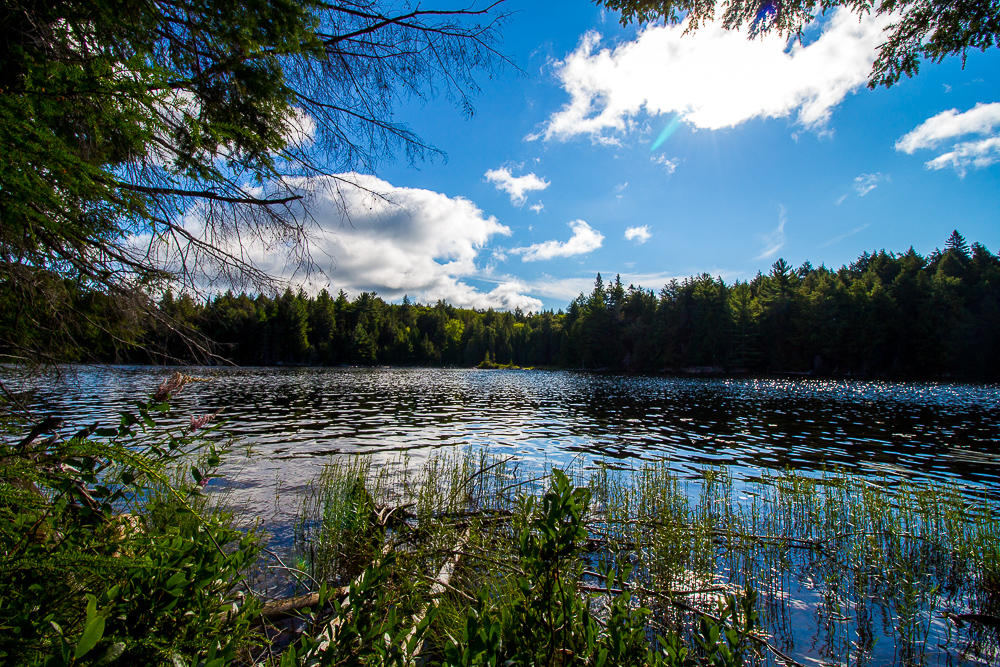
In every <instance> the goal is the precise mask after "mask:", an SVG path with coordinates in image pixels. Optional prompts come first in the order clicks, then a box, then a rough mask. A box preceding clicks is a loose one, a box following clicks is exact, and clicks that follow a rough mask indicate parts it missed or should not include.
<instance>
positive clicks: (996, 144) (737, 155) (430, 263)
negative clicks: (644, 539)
mask: <svg viewBox="0 0 1000 667" xmlns="http://www.w3.org/2000/svg"><path fill="white" fill-rule="evenodd" d="M505 4H506V6H507V9H508V10H509V11H511V12H513V13H512V15H511V17H510V19H509V22H508V23H507V25H506V26H505V27H504V29H503V35H504V43H503V46H502V50H503V52H504V53H506V54H507V55H509V56H510V58H511V59H512V60H513V61H514V62H515V63H516V64H517V66H518V67H519V68H520V70H521V72H520V73H519V72H517V71H514V70H507V71H501V72H497V73H495V74H494V75H493V76H492V77H487V76H483V77H481V80H480V83H481V85H482V92H481V94H480V95H479V96H478V97H477V98H476V99H475V100H474V102H475V109H476V112H475V115H474V116H473V117H472V118H466V117H465V116H463V115H462V113H461V111H460V110H459V109H457V108H456V107H455V105H454V104H452V103H450V102H449V101H448V100H447V99H444V98H439V99H434V100H431V101H429V102H427V103H416V102H406V103H404V104H403V106H402V107H401V108H400V109H399V113H398V116H397V120H400V121H404V122H406V123H407V124H408V125H409V126H410V127H411V128H412V129H413V130H414V131H416V132H417V133H418V134H419V135H420V136H421V137H422V138H423V139H425V140H426V141H427V142H429V143H431V144H433V145H435V146H437V147H438V148H440V149H442V150H444V151H445V152H446V153H447V157H448V159H447V161H442V160H440V159H438V160H434V161H433V162H424V163H420V164H418V165H417V166H416V168H414V167H411V166H409V165H408V164H406V163H405V161H403V160H399V161H398V162H395V163H392V164H388V165H383V167H382V168H381V169H380V170H379V172H378V173H377V174H376V175H374V176H364V177H360V176H359V177H358V178H359V179H360V180H361V182H362V184H363V185H365V186H366V187H369V188H371V189H373V190H376V191H379V192H385V193H387V194H388V196H389V199H390V200H391V202H392V203H391V204H387V203H385V202H374V203H373V202H372V201H370V199H369V198H366V197H365V196H363V195H362V194H360V193H357V194H356V195H352V194H351V193H348V194H347V195H346V196H345V197H344V199H341V200H340V201H339V202H334V201H333V199H332V198H331V199H329V200H323V199H322V198H321V199H320V201H318V202H317V204H316V209H315V210H316V220H317V221H318V223H319V226H320V227H321V228H322V230H325V232H329V233H330V235H329V237H328V238H325V239H320V240H319V242H318V252H314V258H316V259H317V263H318V264H319V265H320V267H321V268H322V269H323V270H324V272H325V276H324V277H322V278H320V279H317V278H316V277H314V278H313V279H312V281H311V283H312V285H313V286H316V285H318V284H320V283H322V284H323V285H326V284H327V280H328V284H329V286H330V287H331V288H333V290H337V289H340V288H344V289H345V290H346V291H347V292H348V293H349V294H351V295H352V296H353V295H354V294H357V293H358V292H359V291H361V290H373V291H376V292H378V293H379V294H380V295H381V296H383V298H386V299H388V300H398V299H400V298H402V295H403V294H408V295H409V296H410V298H411V299H417V300H419V301H421V302H433V301H435V300H437V299H439V298H441V299H444V300H446V301H449V302H451V303H453V304H455V305H460V306H472V307H487V306H492V307H497V308H513V307H516V306H520V307H522V308H524V309H525V310H538V309H540V308H546V309H548V308H552V309H559V308H565V307H566V304H567V303H568V302H569V300H570V299H572V298H573V297H574V296H575V295H576V294H578V293H579V292H580V291H586V290H589V289H590V287H591V286H592V284H593V280H594V276H595V274H596V273H597V272H601V273H602V274H603V275H604V276H605V278H611V277H613V276H614V275H615V274H616V273H620V274H621V275H622V279H623V281H624V282H625V283H626V284H629V283H634V284H636V285H639V284H641V285H642V286H644V287H647V288H652V289H654V290H659V289H660V287H662V286H663V284H665V283H666V282H667V281H668V280H669V279H670V278H672V277H685V276H689V275H693V274H700V273H702V272H708V273H711V274H713V275H716V276H721V277H722V278H724V279H725V280H726V282H727V283H731V282H733V281H734V280H737V279H747V278H751V277H753V276H754V275H755V274H756V273H757V272H758V271H762V272H765V273H766V272H767V271H768V270H769V268H770V266H771V264H772V263H773V262H774V261H775V260H777V259H778V258H779V257H782V258H784V259H785V260H787V261H788V262H790V263H791V264H793V265H795V266H798V265H800V264H802V263H803V262H805V261H807V260H808V261H811V262H812V263H813V264H814V265H816V266H818V265H820V264H826V265H827V266H831V267H839V266H840V265H842V264H844V263H849V262H851V261H853V260H854V259H856V258H857V256H858V255H859V254H860V253H861V252H863V251H866V250H867V251H872V250H877V249H886V250H889V251H897V252H900V251H905V250H906V249H907V248H908V247H909V246H910V245H913V247H914V248H915V249H916V250H917V251H918V252H920V253H928V252H930V251H931V250H933V249H934V248H935V247H940V246H942V245H943V244H944V241H945V239H946V238H947V237H948V235H949V234H950V233H951V230H952V229H958V230H959V231H960V232H961V233H962V234H963V235H964V236H965V237H966V239H967V240H968V241H969V242H970V243H971V242H972V241H979V242H981V243H983V244H984V245H986V246H987V247H988V248H990V249H991V250H992V251H994V252H997V251H1000V94H998V91H1000V50H998V49H992V50H990V51H988V52H986V53H981V52H978V51H977V52H973V53H971V54H970V55H969V58H968V61H967V63H966V66H965V68H964V69H963V68H962V66H961V61H960V60H959V59H958V58H951V59H948V60H945V61H944V62H942V63H940V64H933V63H925V64H924V65H923V66H922V68H921V73H920V74H919V75H918V76H917V77H915V78H913V79H907V80H904V81H902V82H900V83H899V84H898V85H896V86H894V87H892V88H890V89H888V90H887V89H884V88H880V89H877V90H875V91H871V90H868V89H867V88H866V87H865V83H866V82H867V75H868V73H869V71H870V63H871V61H872V59H873V58H874V46H875V45H877V44H878V43H879V41H881V40H880V38H879V35H880V24H878V23H877V20H875V19H867V20H866V21H864V22H859V21H858V19H857V17H856V16H853V15H846V14H845V15H838V14H836V13H835V14H833V15H829V16H828V17H827V18H826V20H825V21H824V22H823V24H822V25H819V26H817V27H815V28H813V29H811V30H810V31H809V33H808V34H807V38H806V40H805V41H804V43H803V44H801V45H799V44H792V45H788V44H785V43H784V42H783V41H782V40H780V39H778V38H777V37H771V38H767V39H764V40H755V41H748V40H746V39H745V37H744V36H743V35H740V34H732V33H725V32H724V31H721V30H720V29H715V28H713V27H708V28H703V29H702V30H701V31H699V32H698V33H696V34H694V35H687V36H681V35H680V32H681V30H682V29H683V28H682V27H681V28H677V27H674V28H670V27H665V26H656V27H648V28H645V29H641V28H637V27H635V26H632V27H629V28H622V27H621V26H620V25H619V24H618V17H617V15H616V14H607V15H606V14H605V13H604V12H603V11H602V10H601V9H600V8H598V7H596V6H594V5H593V4H590V3H588V2H587V1H586V0H576V1H574V2H545V3H537V2H535V3H532V2H521V1H519V0H508V2H507V3H505ZM977 105H978V106H977ZM335 204H339V205H345V204H346V206H347V208H348V211H349V212H351V224H350V225H344V224H343V223H342V218H341V216H340V214H339V212H338V210H337V206H336V205H335ZM325 232H324V233H325ZM321 235H322V234H321ZM264 264H265V268H268V267H267V266H266V264H267V262H264ZM270 268H272V269H274V268H275V267H273V266H272V267H270ZM279 272H280V271H279Z"/></svg>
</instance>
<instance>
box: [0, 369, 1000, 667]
mask: <svg viewBox="0 0 1000 667" xmlns="http://www.w3.org/2000/svg"><path fill="white" fill-rule="evenodd" d="M173 370H174V369H163V368H149V367H110V368H109V367H97V368H76V369H64V371H63V373H62V377H61V378H59V379H56V378H54V377H51V376H46V377H34V378H30V379H28V378H26V377H25V376H22V375H20V374H19V373H18V372H16V371H14V370H11V369H9V368H8V369H3V370H2V377H3V379H4V382H5V383H7V384H9V385H10V386H21V387H31V389H32V391H31V393H30V395H29V396H28V398H27V401H28V402H29V403H30V404H31V407H32V409H33V410H36V411H37V412H38V413H39V414H47V413H55V414H58V415H60V416H63V417H65V418H67V419H68V420H69V421H70V422H71V423H72V424H74V425H76V424H79V425H83V424H88V423H91V422H93V421H95V420H98V421H103V422H105V423H112V422H114V421H115V420H116V419H117V417H116V414H117V411H118V410H120V409H124V408H126V407H127V406H128V404H129V402H130V401H133V400H135V399H136V398H138V397H141V396H143V395H147V394H148V393H150V392H151V391H152V390H153V389H155V387H156V385H157V384H158V383H159V382H160V380H161V379H163V378H164V377H166V376H167V375H168V374H169V373H170V372H172V371H173ZM181 370H183V371H184V372H186V373H190V374H192V375H198V376H202V377H211V378H212V381H211V382H208V383H203V384H201V383H199V384H192V385H189V386H188V387H186V388H185V389H184V390H183V392H181V393H180V394H179V396H178V397H177V400H176V401H175V415H176V417H175V418H176V419H182V420H184V421H186V420H187V419H188V417H189V415H192V414H193V415H199V414H203V413H205V412H210V411H214V410H216V409H218V408H224V415H225V416H226V418H227V419H228V423H227V425H226V429H227V431H228V432H229V433H231V434H233V435H234V436H236V437H237V438H238V439H239V442H240V443H241V445H240V449H239V450H237V451H238V452H239V453H240V454H239V455H238V456H234V457H233V458H231V459H230V461H229V462H228V463H227V465H226V466H225V468H224V470H223V472H224V473H225V475H226V477H227V478H228V480H229V483H230V484H232V486H233V487H235V490H236V493H237V494H238V497H239V498H240V499H241V501H242V502H244V503H246V504H247V505H248V506H249V509H250V511H252V512H253V513H255V514H257V515H260V516H263V517H264V519H265V521H266V522H267V523H269V524H270V525H271V526H272V528H273V529H274V531H275V533H276V535H277V537H278V539H279V541H280V540H281V539H286V538H287V529H288V526H290V524H291V522H292V519H293V517H294V514H295V512H296V510H297V507H298V502H297V500H298V496H299V494H300V493H301V491H302V490H303V489H304V488H305V485H306V484H308V482H309V481H310V480H312V479H313V478H314V477H315V476H316V475H317V474H318V473H319V471H320V469H321V467H322V466H323V465H324V463H325V462H327V461H329V460H330V457H331V456H332V455H336V454H345V453H358V452H367V453H372V454H373V455H375V456H376V457H390V456H396V455H398V454H397V453H398V452H400V451H404V450H405V451H407V452H408V453H409V454H410V455H412V456H413V457H414V458H417V459H419V458H420V457H422V456H426V455H427V454H428V453H430V452H432V451H435V450H437V449H439V448H449V447H464V446H469V445H471V446H488V447H490V448H491V449H492V450H494V451H497V452H501V453H510V454H514V455H517V456H518V457H519V458H521V459H522V460H523V461H524V462H525V465H528V466H537V467H539V468H540V469H541V468H543V467H545V466H547V465H550V464H556V465H568V464H570V463H575V464H577V465H583V466H587V465H588V464H589V463H590V462H592V461H595V460H603V461H605V462H608V461H611V462H614V463H616V464H619V465H621V466H623V467H629V466H632V465H637V464H638V463H640V462H641V461H643V460H652V459H668V460H669V461H670V462H671V466H672V467H673V468H674V469H675V470H676V471H677V473H678V474H679V475H681V476H682V477H686V478H690V479H692V480H696V479H699V478H700V475H701V471H702V470H703V469H704V468H705V467H706V466H723V467H726V468H729V469H730V470H731V471H732V473H733V475H734V476H735V477H736V478H737V479H753V478H756V477H759V476H761V475H762V474H765V473H766V472H767V471H781V470H786V469H794V470H798V471H803V472H816V473H818V472H820V471H822V470H824V469H827V470H829V469H834V468H842V469H845V470H849V471H852V472H854V473H857V474H859V475H862V476H869V477H872V478H878V479H883V478H885V477H889V478H895V477H911V478H917V479H930V480H935V481H946V482H951V483H954V484H956V485H958V486H960V487H962V488H964V489H966V490H967V491H968V492H969V493H970V494H980V493H984V492H985V493H986V494H987V495H989V496H992V497H994V498H1000V385H996V384H962V383H948V382H889V381H882V380H826V379H806V378H802V379H715V378H713V379H678V378H662V377H630V376H615V375H596V374H588V373H577V372H567V371H557V372H542V371H479V370H457V369H456V370H452V369H397V368H373V369H368V368H334V369H307V368H266V369H255V368H250V369H214V368H213V369H181ZM246 450H249V452H246ZM244 452H246V453H248V454H249V455H248V456H244V455H243V454H244ZM798 588H799V589H800V590H799V592H798V593H797V595H799V596H800V597H801V596H803V595H804V593H803V592H802V591H803V590H804V589H802V587H801V586H798ZM807 609H808V606H807ZM804 613H805V614H806V616H807V617H808V613H806V612H804ZM938 626H940V624H937V625H936V627H938ZM939 629H940V632H941V633H945V634H946V628H943V626H940V628H939ZM942 636H943V635H942ZM886 641H888V642H891V641H892V640H891V637H890V638H888V639H887V640H886ZM948 641H950V640H948ZM885 646H886V647H887V648H888V649H891V644H886V645H885ZM798 654H799V655H801V656H805V657H808V656H809V652H808V651H806V652H804V653H798ZM932 654H933V655H938V658H935V659H934V660H932V661H931V662H933V664H977V665H978V664H987V663H988V662H989V660H987V662H983V661H982V660H980V659H972V658H969V661H968V662H965V660H966V659H965V658H963V657H961V654H960V653H956V652H955V651H953V650H951V649H949V650H945V651H943V652H942V653H940V654H936V653H933V652H932ZM893 656H894V654H893V652H892V651H891V650H890V651H889V653H888V654H886V655H884V656H882V658H881V659H882V662H878V661H877V660H876V662H873V663H869V664H895V662H896V658H895V657H893ZM956 656H958V657H956ZM873 659H875V658H873ZM813 660H814V661H815V658H814V659H813ZM823 664H827V663H826V662H823ZM833 664H836V661H834V663H833Z"/></svg>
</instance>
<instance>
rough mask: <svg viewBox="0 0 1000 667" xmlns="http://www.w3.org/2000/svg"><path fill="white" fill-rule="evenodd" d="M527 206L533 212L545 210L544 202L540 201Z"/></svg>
mask: <svg viewBox="0 0 1000 667" xmlns="http://www.w3.org/2000/svg"><path fill="white" fill-rule="evenodd" d="M528 208H529V209H530V210H532V211H534V212H535V213H541V212H542V211H544V210H545V204H543V203H542V202H538V203H537V204H532V205H531V206H529V207H528Z"/></svg>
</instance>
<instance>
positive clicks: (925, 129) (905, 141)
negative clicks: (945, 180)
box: [896, 102, 1000, 176]
mask: <svg viewBox="0 0 1000 667" xmlns="http://www.w3.org/2000/svg"><path fill="white" fill-rule="evenodd" d="M970 134H971V135H980V137H981V138H979V139H973V140H969V141H957V142H955V143H953V144H952V148H951V150H950V151H947V152H945V153H942V154H941V155H939V156H937V157H936V158H934V159H932V160H928V161H927V162H925V163H924V164H925V165H926V166H927V168H928V169H946V168H949V167H950V168H952V169H954V170H955V172H956V173H958V175H959V176H965V173H966V171H967V170H968V169H969V168H970V167H972V168H975V169H982V168H983V167H988V166H990V165H992V164H995V163H997V162H1000V102H993V103H991V104H984V103H982V102H981V103H979V104H977V105H976V106H974V107H973V108H972V109H969V110H968V111H965V112H959V110H958V109H948V110H947V111H942V112H941V113H939V114H937V115H936V116H932V117H930V118H928V119H927V120H925V121H924V122H923V123H921V124H920V125H918V126H917V127H916V128H914V129H913V130H912V131H911V132H908V133H907V134H905V135H903V136H902V137H900V138H899V140H898V141H897V142H896V150H897V151H901V152H903V153H906V154H908V155H912V154H913V153H915V152H916V151H918V150H921V149H933V148H938V147H939V146H941V145H942V144H943V143H946V142H949V143H950V142H951V141H952V140H954V139H957V138H958V137H961V136H964V135H970Z"/></svg>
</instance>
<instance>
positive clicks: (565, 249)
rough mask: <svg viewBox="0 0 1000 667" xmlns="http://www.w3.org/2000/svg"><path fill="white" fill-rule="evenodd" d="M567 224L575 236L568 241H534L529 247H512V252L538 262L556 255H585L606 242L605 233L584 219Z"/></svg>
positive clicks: (522, 257)
mask: <svg viewBox="0 0 1000 667" xmlns="http://www.w3.org/2000/svg"><path fill="white" fill-rule="evenodd" d="M566 224H567V225H568V226H569V228H570V229H572V230H573V236H571V237H570V239H569V240H568V241H557V240H555V239H553V240H551V241H545V242H544V243H534V244H532V245H530V246H528V247H527V248H512V249H511V251H510V252H511V253H512V254H515V255H521V261H523V262H537V261H539V260H544V259H555V258H556V257H572V256H574V255H583V254H586V253H588V252H590V251H591V250H597V249H598V248H600V247H601V246H602V245H603V244H604V234H602V233H600V232H599V231H597V230H596V229H594V228H593V227H591V226H590V225H588V224H587V223H586V222H584V221H583V220H573V221H571V222H567V223H566Z"/></svg>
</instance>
